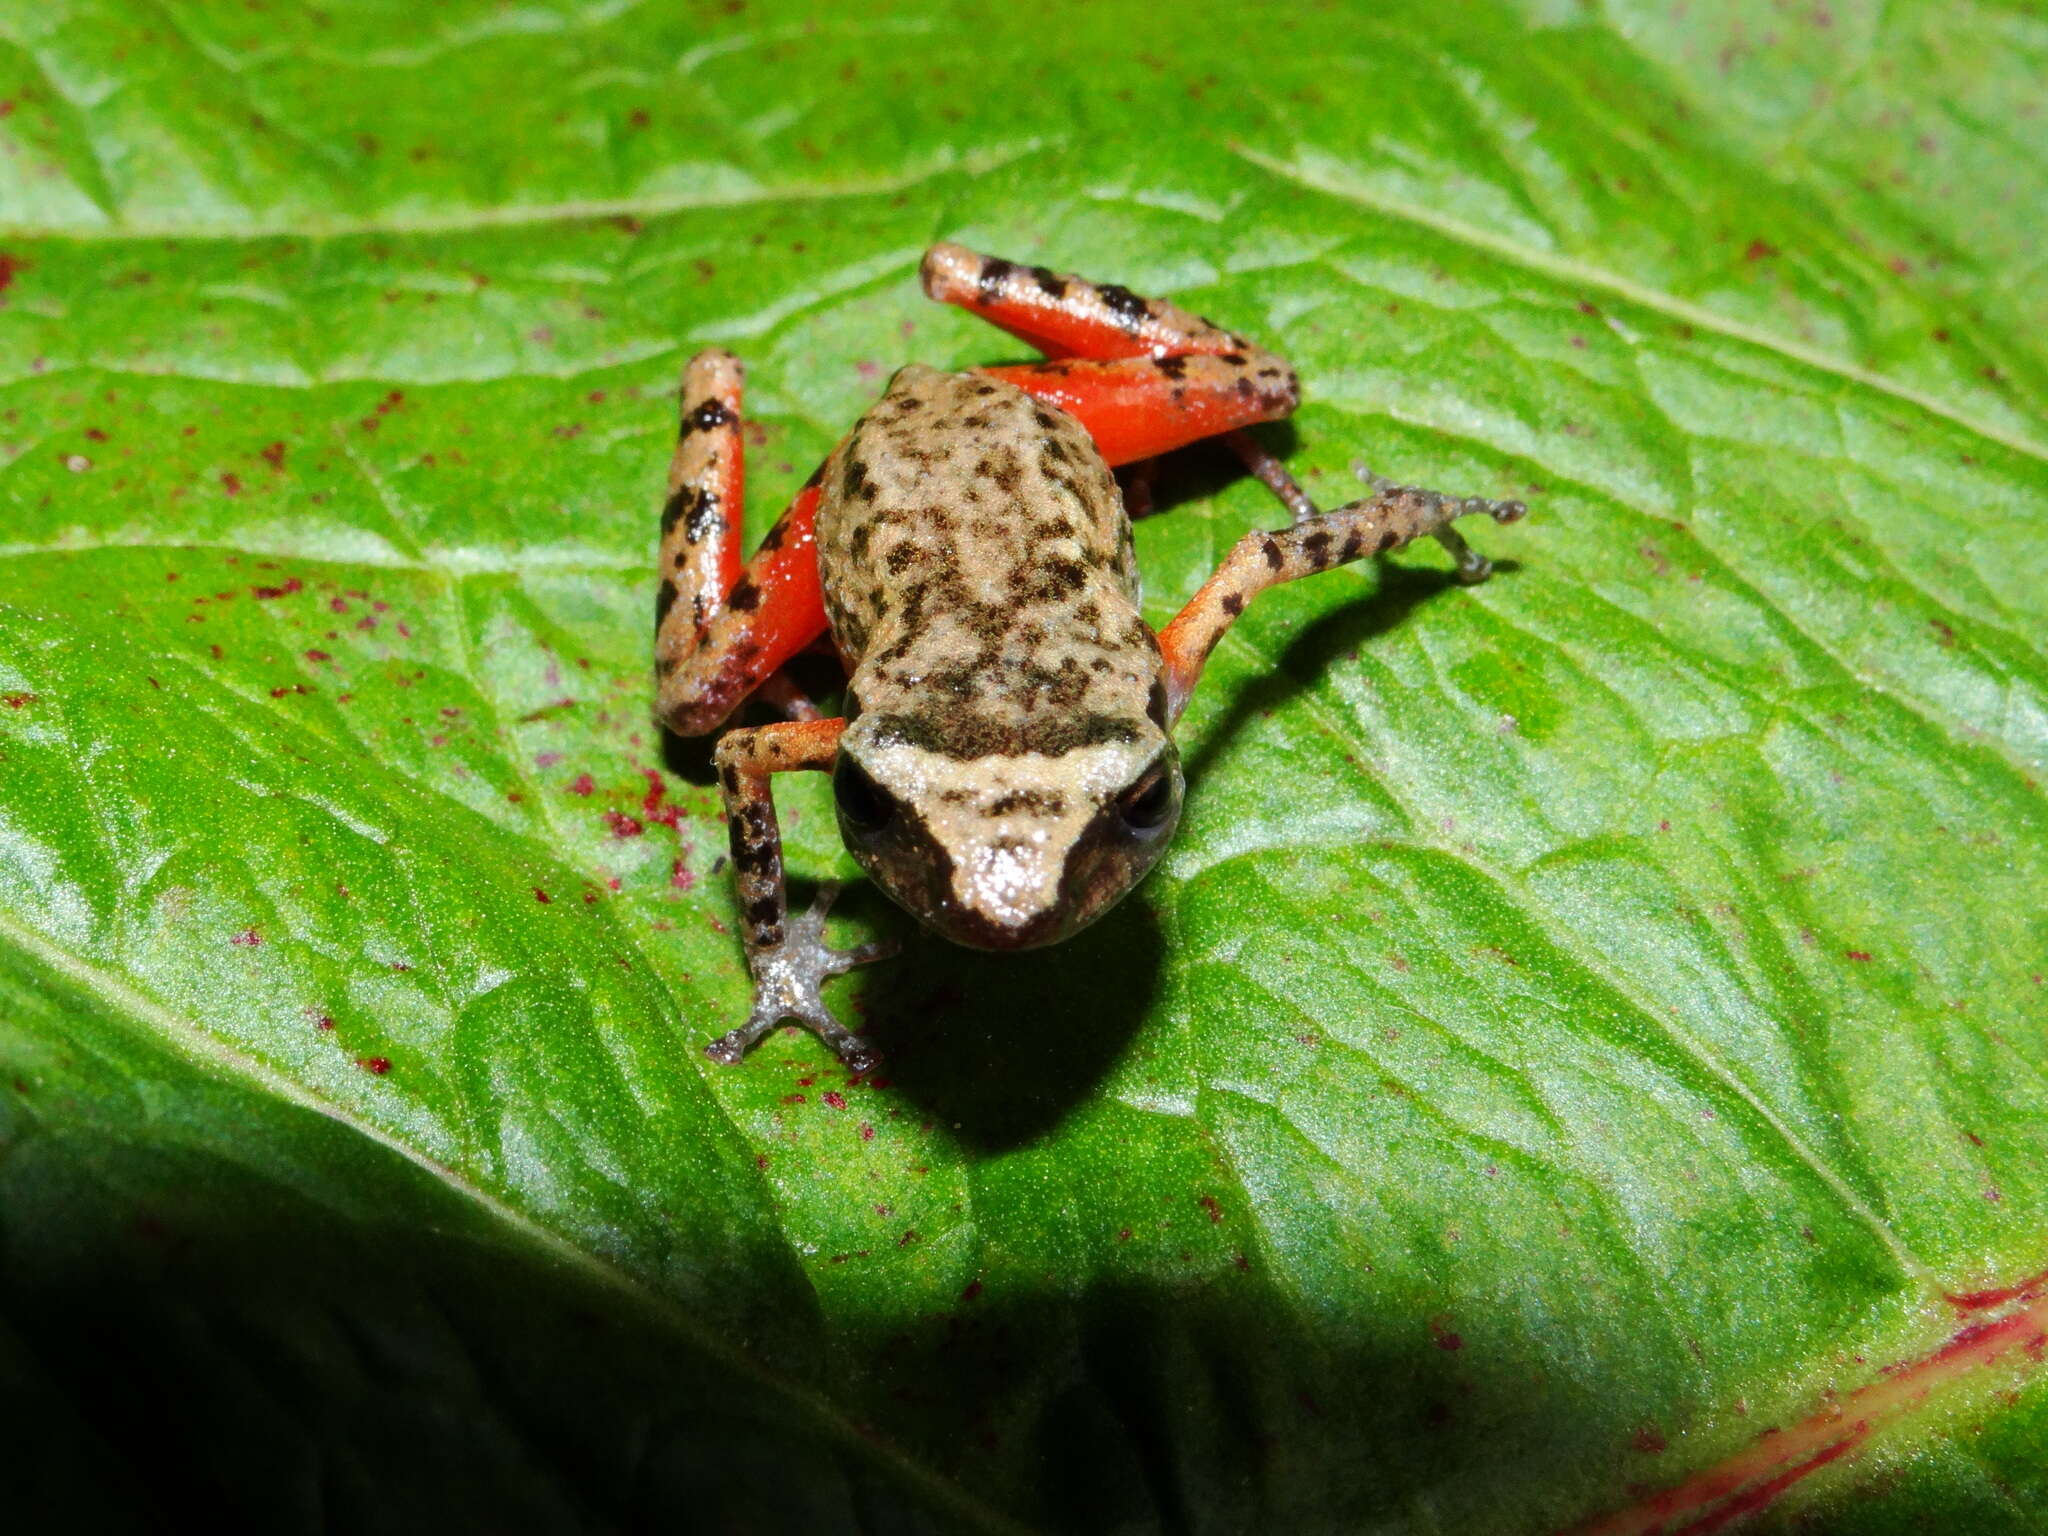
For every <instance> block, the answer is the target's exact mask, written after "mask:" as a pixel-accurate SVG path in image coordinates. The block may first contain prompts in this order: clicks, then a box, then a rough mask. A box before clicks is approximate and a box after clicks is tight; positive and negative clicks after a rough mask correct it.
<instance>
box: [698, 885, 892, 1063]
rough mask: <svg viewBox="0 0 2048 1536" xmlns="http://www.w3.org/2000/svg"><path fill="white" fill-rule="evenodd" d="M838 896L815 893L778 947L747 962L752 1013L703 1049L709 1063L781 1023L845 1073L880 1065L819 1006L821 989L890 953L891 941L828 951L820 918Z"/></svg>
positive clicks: (835, 890) (732, 1055) (832, 889)
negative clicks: (788, 1023)
mask: <svg viewBox="0 0 2048 1536" xmlns="http://www.w3.org/2000/svg"><path fill="white" fill-rule="evenodd" d="M838 894H839V886H838V884H837V883H836V882H833V881H827V882H826V883H825V884H824V885H821V886H820V887H819V888H818V894H817V897H816V898H815V899H814V900H813V901H812V903H811V907H810V910H809V911H807V912H804V913H802V914H801V915H799V916H793V917H790V918H788V919H787V920H785V922H784V923H783V928H782V942H781V943H779V944H777V945H776V946H775V947H774V948H773V949H763V950H759V951H757V952H756V953H755V955H754V957H753V969H754V1007H753V1011H752V1012H751V1013H750V1014H748V1016H747V1022H746V1023H744V1024H742V1025H741V1026H740V1027H739V1028H738V1029H735V1030H733V1031H732V1032H731V1033H730V1034H725V1035H721V1036H719V1038H718V1039H716V1040H714V1041H712V1042H711V1043H710V1044H709V1045H707V1046H705V1047H704V1054H705V1055H706V1056H709V1057H710V1058H711V1059H712V1060H713V1061H719V1062H725V1063H727V1064H730V1063H733V1062H737V1061H738V1060H740V1058H741V1057H743V1056H745V1055H746V1053H747V1050H748V1048H749V1047H751V1046H752V1045H753V1044H754V1042H755V1041H757V1040H759V1039H760V1038H761V1037H762V1036H763V1035H765V1034H767V1033H768V1032H769V1031H770V1030H771V1029H773V1028H775V1026H776V1025H778V1024H780V1023H781V1022H782V1021H783V1020H784V1019H791V1020H794V1021H795V1022H796V1023H798V1024H801V1025H803V1026H804V1028H806V1029H808V1030H810V1031H811V1032H812V1033H814V1034H816V1035H817V1036H818V1037H819V1038H820V1039H821V1040H823V1041H824V1042H825V1043H826V1044H827V1045H829V1046H830V1047H832V1050H833V1051H834V1053H835V1054H837V1055H838V1057H839V1059H840V1060H841V1061H842V1062H844V1063H845V1064H846V1067H847V1070H849V1071H851V1072H867V1071H871V1070H873V1069H874V1067H875V1066H877V1065H878V1064H879V1063H880V1061H881V1056H880V1054H879V1053H878V1052H877V1051H876V1050H875V1048H874V1047H873V1046H872V1045H870V1044H869V1043H868V1042H867V1041H865V1040H863V1039H861V1038H860V1036H858V1035H856V1034H854V1033H852V1032H851V1031H850V1030H848V1029H847V1028H846V1026H845V1025H843V1024H841V1023H840V1022H839V1021H838V1020H837V1019H836V1018H834V1017H833V1016H832V1010H831V1009H829V1008H827V1007H826V1006H825V996H824V992H823V986H824V983H825V981H826V980H827V979H828V978H829V977H833V976H839V975H842V974H844V973H845V972H847V971H850V970H852V969H853V968H854V967H855V966H857V965H866V964H867V963H868V962H869V961H871V960H882V959H886V958H887V957H888V956H890V955H893V954H895V953H896V948H897V946H896V944H895V941H894V940H890V939H878V940H875V941H874V942H872V943H868V944H860V945H856V946H855V947H854V948H852V949H834V948H833V947H832V946H831V945H829V944H827V943H826V942H825V917H826V914H827V913H829V912H830V911H831V910H832V902H833V900H834V898H836V897H837V896H838Z"/></svg>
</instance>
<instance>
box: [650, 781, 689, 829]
mask: <svg viewBox="0 0 2048 1536" xmlns="http://www.w3.org/2000/svg"><path fill="white" fill-rule="evenodd" d="M640 772H641V773H642V774H643V775H644V776H645V777H646V779H647V793H646V794H645V795H644V796H643V797H641V801H640V814H641V815H642V816H644V817H646V818H647V819H648V820H649V821H651V822H657V823H659V824H660V825H662V826H664V827H673V826H674V825H675V824H676V822H677V821H678V820H679V819H680V818H681V816H682V814H683V810H682V807H681V806H679V805H671V804H669V802H668V785H667V784H665V783H663V782H662V777H661V774H660V773H659V772H658V771H657V770H655V769H653V768H642V769H641V770H640Z"/></svg>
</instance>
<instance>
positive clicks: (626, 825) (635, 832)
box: [604, 811, 647, 839]
mask: <svg viewBox="0 0 2048 1536" xmlns="http://www.w3.org/2000/svg"><path fill="white" fill-rule="evenodd" d="M604 824H605V825H606V826H608V827H610V828H611V829H612V836H613V837H616V838H620V839H625V838H628V837H638V836H639V835H640V834H641V833H642V832H645V831H646V830H647V829H646V828H645V827H643V826H641V825H640V823H639V821H638V820H636V819H635V818H633V817H631V816H628V815H627V814H626V813H625V812H624V811H606V812H605V813H604Z"/></svg>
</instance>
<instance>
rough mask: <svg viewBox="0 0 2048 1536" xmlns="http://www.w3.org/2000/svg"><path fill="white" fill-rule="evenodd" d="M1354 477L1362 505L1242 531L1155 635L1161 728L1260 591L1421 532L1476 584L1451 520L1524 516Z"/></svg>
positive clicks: (1517, 506) (1496, 505) (1517, 505)
mask: <svg viewBox="0 0 2048 1536" xmlns="http://www.w3.org/2000/svg"><path fill="white" fill-rule="evenodd" d="M1361 474H1363V476H1364V478H1365V479H1366V481H1367V483H1368V484H1369V485H1371V487H1372V490H1373V494H1372V495H1370V496H1368V497H1366V498H1365V499H1363V500H1362V501H1354V502H1351V503H1349V504H1348V505H1346V506H1341V507H1338V508H1336V509H1334V510H1332V511H1329V512H1323V513H1317V514H1315V515H1313V516H1310V517H1306V518H1302V519H1300V520H1298V521H1297V522H1296V523H1295V524H1294V526H1293V527H1291V528H1282V529H1279V530H1277V531H1275V532H1272V533H1261V532H1253V533H1248V534H1246V535H1245V536H1244V537H1243V538H1242V539H1240V540H1238V542H1237V544H1236V545H1235V546H1234V547H1233V548H1232V549H1231V551H1230V553H1229V554H1228V555H1226V556H1224V558H1223V563H1222V565H1220V566H1218V567H1217V568H1216V574H1215V575H1213V576H1211V577H1210V578H1209V579H1208V581H1206V582H1204V583H1203V585H1202V590H1201V591H1199V592H1197V593H1196V594H1195V595H1194V597H1193V598H1191V599H1190V600H1189V602H1188V605H1187V606H1186V607H1185V608H1183V609H1181V611H1180V612H1179V613H1178V614H1176V615H1175V616H1174V618H1173V622H1172V623H1170V624H1168V625H1167V626H1166V628H1164V629H1163V630H1161V631H1160V632H1159V649H1160V653H1161V655H1162V656H1163V657H1164V659H1165V663H1166V717H1167V722H1168V724H1171V723H1172V722H1173V721H1175V720H1177V719H1179V718H1180V712H1181V710H1182V709H1183V708H1185V707H1186V705H1187V701H1188V696H1189V695H1190V694H1191V693H1193V692H1194V689H1195V684H1196V682H1197V681H1198V680H1199V679H1200V678H1201V675H1202V666H1203V663H1205V662H1206V661H1207V660H1208V659H1209V652H1210V651H1211V650H1213V649H1214V648H1215V645H1216V642H1217V641H1218V640H1220V639H1222V638H1223V632H1224V631H1225V630H1226V629H1228V628H1230V626H1231V624H1232V622H1233V621H1234V620H1235V619H1236V618H1237V616H1238V615H1239V614H1241V613H1243V612H1244V609H1245V604H1247V603H1249V602H1250V601H1251V600H1252V599H1253V598H1254V597H1256V596H1258V595H1259V593H1261V592H1263V591H1265V590H1266V588H1268V587H1273V586H1278V585H1279V584H1280V583H1281V582H1283V581H1293V580H1295V579H1297V578H1299V577H1302V576H1311V575H1314V574H1315V573H1316V572H1317V571H1326V570H1329V569H1330V568H1331V567H1332V566H1338V565H1346V564H1349V563H1350V562H1351V561H1353V560H1358V559H1361V558H1363V557H1365V556H1367V555H1384V554H1386V553H1388V552H1389V551H1390V550H1394V549H1398V548H1400V546H1402V545H1403V544H1406V543H1407V542H1408V541H1409V540H1411V539H1417V538H1421V537H1422V536H1423V535H1425V534H1428V535H1430V536H1432V537H1434V538H1436V539H1438V540H1440V541H1441V542H1442V543H1443V544H1444V545H1445V547H1446V548H1448V549H1450V550H1451V552H1452V554H1453V555H1454V556H1455V557H1456V558H1457V560H1458V575H1459V578H1460V579H1461V580H1464V581H1477V580H1483V579H1484V578H1485V576H1486V573H1487V570H1488V567H1487V564H1486V561H1485V560H1484V559H1483V558H1482V557H1480V556H1479V555H1477V554H1476V553H1474V551H1473V550H1472V549H1471V548H1470V547H1469V546H1468V545H1467V544H1466V543H1465V541H1464V540H1463V539H1462V538H1459V537H1458V534H1457V532H1456V530H1454V529H1453V528H1452V527H1451V522H1452V520H1453V519H1455V518H1460V517H1465V516H1467V515H1469V514H1472V513H1480V512H1483V513H1485V514H1486V515H1487V516H1489V517H1491V518H1492V519H1493V520H1494V521H1495V522H1499V523H1511V522H1514V521H1515V520H1516V519H1517V518H1519V517H1521V516H1522V515H1523V513H1524V512H1525V511H1526V510H1527V509H1526V508H1525V507H1524V506H1523V505H1522V503H1521V502H1519V501H1486V500H1482V499H1481V498H1480V497H1477V496H1468V497H1459V496H1446V495H1444V494H1443V493H1442V492H1440V491H1425V490H1420V489H1418V488H1416V487H1414V486H1408V485H1396V484H1394V483H1393V482H1392V481H1390V480H1387V479H1384V478H1382V477H1380V476H1378V475H1373V474H1370V473H1369V472H1365V471H1361Z"/></svg>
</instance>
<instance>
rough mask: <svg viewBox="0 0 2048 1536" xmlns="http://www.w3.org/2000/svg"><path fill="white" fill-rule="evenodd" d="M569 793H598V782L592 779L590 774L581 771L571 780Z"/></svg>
mask: <svg viewBox="0 0 2048 1536" xmlns="http://www.w3.org/2000/svg"><path fill="white" fill-rule="evenodd" d="M569 793H570V794H572V795H594V794H596V793H597V784H596V783H595V781H593V780H592V779H591V777H590V775H589V774H587V773H579V774H577V775H576V777H575V778H573V779H571V780H570V781H569Z"/></svg>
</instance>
